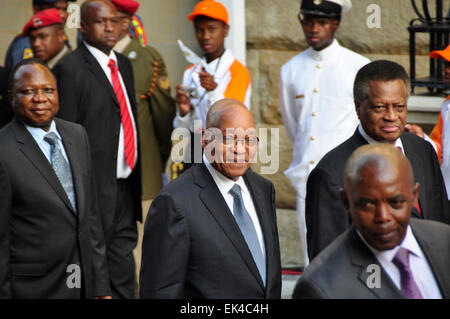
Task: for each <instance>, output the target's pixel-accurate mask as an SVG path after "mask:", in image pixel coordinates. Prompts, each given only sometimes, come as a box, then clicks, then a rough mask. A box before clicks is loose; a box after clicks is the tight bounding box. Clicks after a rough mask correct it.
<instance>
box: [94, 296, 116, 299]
mask: <svg viewBox="0 0 450 319" xmlns="http://www.w3.org/2000/svg"><path fill="white" fill-rule="evenodd" d="M94 299H112V297H111V296H96V297H94Z"/></svg>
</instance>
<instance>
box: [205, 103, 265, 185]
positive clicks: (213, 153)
mask: <svg viewBox="0 0 450 319" xmlns="http://www.w3.org/2000/svg"><path fill="white" fill-rule="evenodd" d="M257 139H258V138H257V135H256V129H255V122H254V121H253V116H252V114H251V113H250V111H249V110H248V109H247V107H246V106H245V105H244V104H242V103H241V102H239V101H237V100H233V99H223V100H220V101H217V102H216V103H214V104H213V105H212V106H211V108H210V109H209V112H208V115H207V116H206V132H205V134H204V135H203V149H204V154H205V156H206V157H207V158H208V160H209V161H210V162H211V163H212V165H213V166H214V167H215V168H216V170H218V171H219V172H220V173H222V175H224V176H225V177H228V178H230V179H232V180H234V181H237V180H238V179H239V177H240V176H242V175H244V174H245V172H246V171H247V169H248V168H249V167H250V166H251V163H252V161H253V158H254V156H255V153H256V149H257V146H258V143H257Z"/></svg>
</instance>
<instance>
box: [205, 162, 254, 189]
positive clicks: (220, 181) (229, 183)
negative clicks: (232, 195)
mask: <svg viewBox="0 0 450 319" xmlns="http://www.w3.org/2000/svg"><path fill="white" fill-rule="evenodd" d="M203 162H204V163H205V166H206V168H207V169H208V171H209V173H210V174H211V176H212V178H213V179H214V181H215V182H216V185H217V187H218V188H219V189H222V190H225V192H228V191H229V190H230V189H231V188H232V187H233V186H234V184H238V185H239V186H240V188H241V192H242V193H245V192H246V191H247V186H246V185H245V182H244V179H243V178H242V176H239V178H238V180H237V181H236V182H235V181H233V180H232V179H230V178H228V177H226V176H225V175H223V174H222V173H221V172H219V171H218V170H217V169H216V168H215V167H214V166H213V165H212V164H211V162H210V161H209V160H208V158H207V157H206V155H205V154H203Z"/></svg>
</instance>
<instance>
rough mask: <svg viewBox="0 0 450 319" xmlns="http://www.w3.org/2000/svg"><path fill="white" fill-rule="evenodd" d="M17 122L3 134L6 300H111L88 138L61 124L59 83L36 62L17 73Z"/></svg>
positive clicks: (0, 228)
mask: <svg viewBox="0 0 450 319" xmlns="http://www.w3.org/2000/svg"><path fill="white" fill-rule="evenodd" d="M10 97H11V104H12V106H13V109H14V112H15V114H16V116H15V117H14V118H13V120H12V121H11V122H10V123H9V124H7V125H6V126H5V127H4V128H3V129H2V130H1V131H0V150H1V151H0V187H1V188H0V189H1V191H0V298H32V299H37V298H64V299H66V298H93V297H105V298H106V296H108V297H109V295H110V287H109V275H108V267H107V265H106V255H105V242H104V238H103V231H102V227H101V222H100V217H99V214H98V208H97V202H96V197H95V186H94V179H93V172H92V167H91V155H90V150H89V144H88V138H87V134H86V132H85V130H84V128H83V127H82V126H81V125H79V124H74V123H70V122H66V121H63V120H59V119H55V118H54V116H55V114H56V113H57V112H58V109H59V103H58V91H57V89H56V81H55V78H54V77H53V75H52V73H51V71H50V70H49V69H48V67H47V66H45V65H44V64H42V63H41V62H40V61H39V60H36V59H27V60H23V61H22V62H20V63H19V64H18V65H17V66H16V67H15V68H13V70H12V77H11V82H10Z"/></svg>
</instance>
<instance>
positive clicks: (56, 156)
mask: <svg viewBox="0 0 450 319" xmlns="http://www.w3.org/2000/svg"><path fill="white" fill-rule="evenodd" d="M44 140H45V141H46V142H47V143H49V144H50V146H51V152H50V160H51V165H52V168H53V170H54V171H55V173H56V176H57V177H58V179H59V182H60V183H61V185H62V187H63V188H64V190H65V191H66V194H67V197H68V198H69V200H70V203H71V204H72V207H73V209H74V210H75V211H76V205H75V191H74V189H73V180H72V172H71V171H70V168H69V164H68V163H67V161H66V159H65V158H64V156H63V154H62V151H61V146H60V145H59V143H58V137H57V136H56V134H55V133H53V132H50V133H48V134H46V135H45V137H44Z"/></svg>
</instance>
